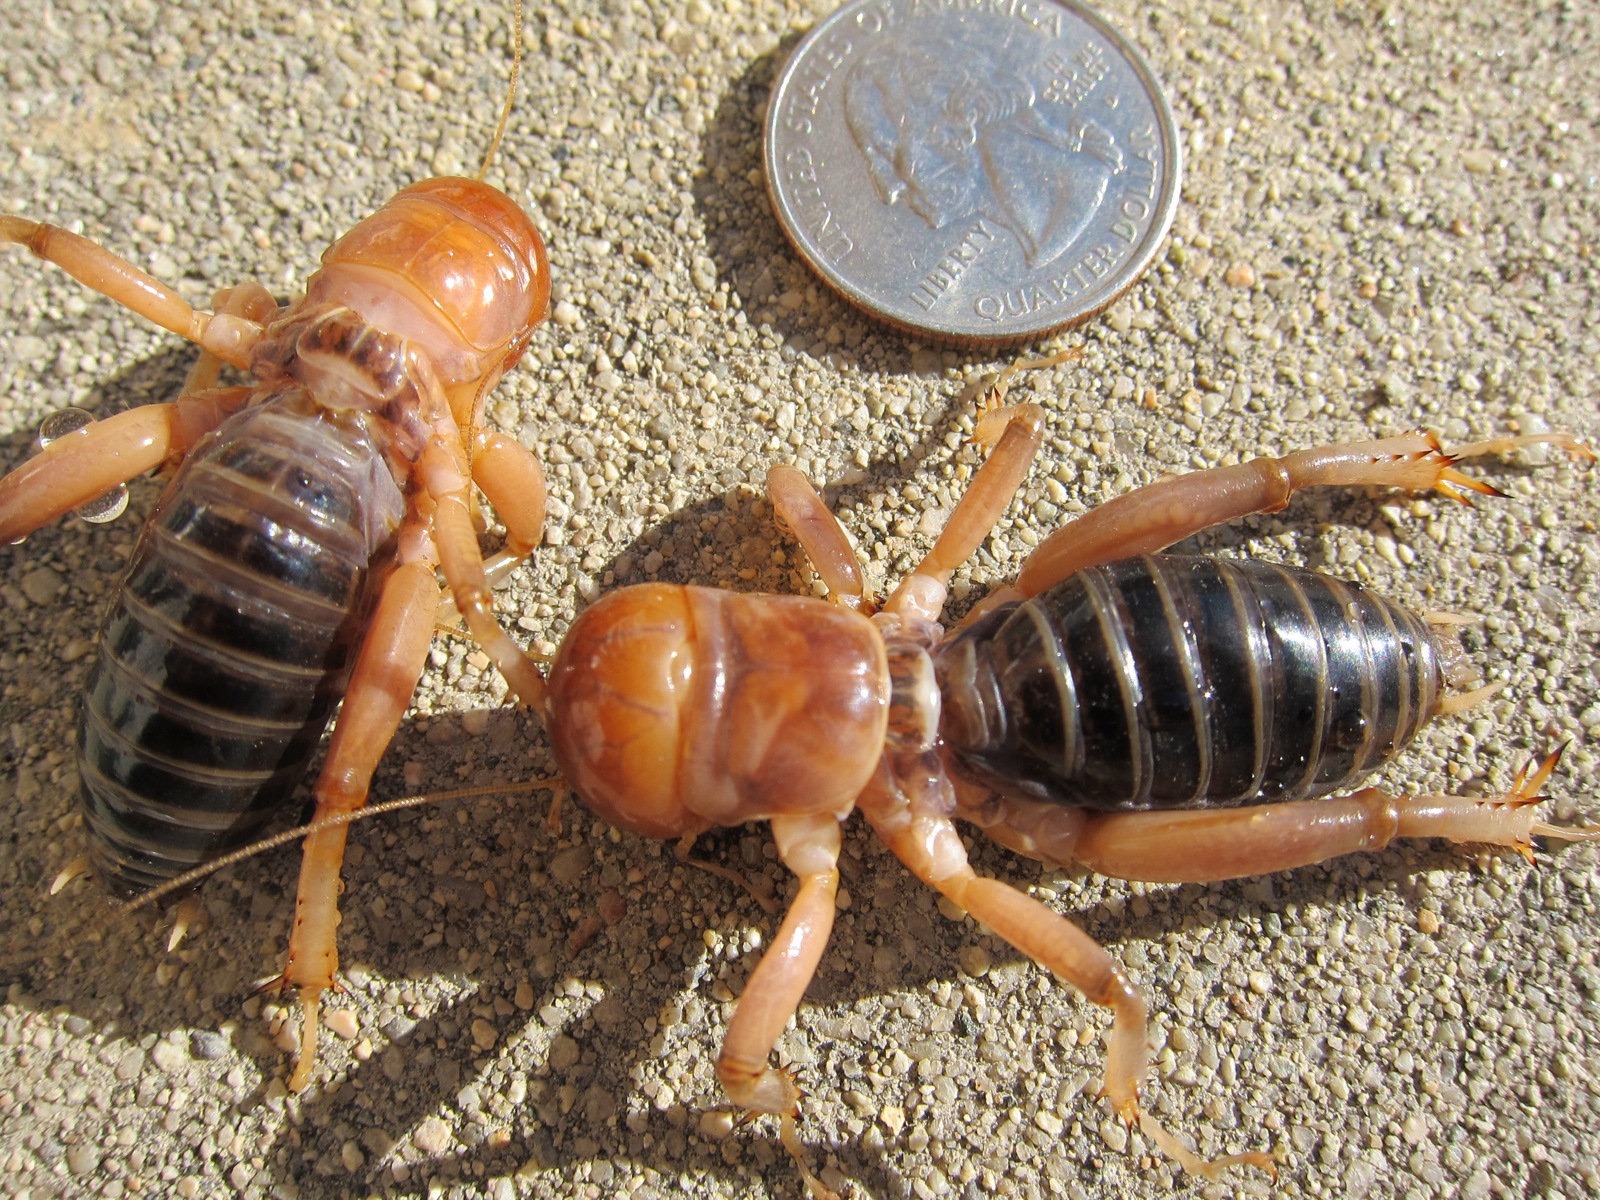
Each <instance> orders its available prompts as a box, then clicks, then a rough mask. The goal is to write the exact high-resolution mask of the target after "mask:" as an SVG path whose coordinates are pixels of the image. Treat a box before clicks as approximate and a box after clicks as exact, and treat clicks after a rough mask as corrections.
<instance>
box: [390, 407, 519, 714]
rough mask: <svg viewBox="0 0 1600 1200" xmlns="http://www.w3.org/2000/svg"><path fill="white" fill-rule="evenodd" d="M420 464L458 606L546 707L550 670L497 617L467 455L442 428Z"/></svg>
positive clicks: (509, 675) (514, 680)
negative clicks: (471, 504) (474, 516)
mask: <svg viewBox="0 0 1600 1200" xmlns="http://www.w3.org/2000/svg"><path fill="white" fill-rule="evenodd" d="M417 465H418V470H419V473H420V476H421V479H422V483H423V487H425V488H426V489H427V492H428V495H429V496H430V497H431V498H432V500H433V503H434V509H433V536H434V541H435V544H436V545H437V546H438V550H439V565H440V568H441V569H442V570H443V571H444V578H445V582H446V583H447V584H449V585H450V596H451V599H453V600H454V601H455V606H456V611H457V612H459V613H460V614H461V616H462V617H463V618H464V619H465V620H466V623H467V629H468V630H469V631H470V632H471V634H472V637H473V639H474V640H475V641H476V642H477V643H478V645H480V646H482V647H483V650H484V653H486V654H487V655H488V656H489V657H490V658H491V659H492V660H493V661H494V665H495V667H496V668H497V669H498V670H499V671H500V673H501V674H502V675H503V676H505V680H506V682H507V683H508V684H509V685H510V686H511V690H512V691H514V692H515V693H516V694H517V698H518V699H519V700H520V701H522V703H524V704H526V705H529V706H530V707H534V708H539V707H541V706H542V704H543V702H544V694H545V684H544V676H543V675H541V674H540V673H539V668H538V666H537V665H536V663H535V661H534V659H533V658H532V657H531V656H530V655H529V654H528V652H527V651H526V650H524V649H523V648H522V647H521V646H519V645H517V643H516V641H515V639H513V638H512V636H511V635H510V634H509V633H507V632H506V631H505V629H504V628H503V627H502V626H501V625H500V623H499V622H498V621H497V620H496V619H495V615H494V602H493V596H492V593H491V592H490V590H489V577H488V575H487V573H486V572H485V570H484V564H483V556H482V555H481V554H480V553H479V551H478V536H477V534H476V533H475V532H474V531H473V528H472V513H471V509H470V507H469V505H468V497H469V492H468V483H467V478H468V477H467V466H466V463H465V461H464V456H463V455H462V454H460V453H459V451H458V450H457V449H455V448H453V447H452V446H451V445H450V444H449V443H448V442H447V441H446V439H445V438H444V437H442V436H439V435H437V434H436V435H435V436H434V437H433V438H431V439H430V440H429V442H428V445H427V447H426V448H425V449H424V450H423V452H422V457H421V459H420V461H419V462H418V464H417Z"/></svg>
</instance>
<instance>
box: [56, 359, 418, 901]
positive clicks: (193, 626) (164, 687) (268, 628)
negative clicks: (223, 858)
mask: <svg viewBox="0 0 1600 1200" xmlns="http://www.w3.org/2000/svg"><path fill="white" fill-rule="evenodd" d="M403 513H404V501H403V498H402V497H401V495H400V492H399V490H398V488H397V487H396V484H395V482H394V479H393V476H392V475H391V473H390V471H389V469H388V467H387V466H386V465H385V463H384V461H383V457H382V455H381V453H380V452H379V450H378V449H377V447H375V446H374V445H373V443H372V441H371V440H370V439H369V437H368V435H367V433H366V431H365V429H364V428H363V427H362V426H361V424H359V423H358V422H357V421H356V420H354V419H351V418H348V417H334V416H329V415H328V414H327V413H325V412H322V411H321V410H319V409H318V408H317V406H316V405H314V404H313V403H312V402H311V401H310V400H309V399H308V398H307V396H306V395H305V393H304V392H303V390H302V389H301V388H300V387H299V385H291V386H289V387H286V388H282V389H280V390H279V391H278V392H277V393H276V394H275V395H274V396H273V397H271V398H270V399H269V400H267V401H266V402H264V403H263V404H261V405H258V406H256V407H252V408H249V409H246V410H245V411H243V412H241V413H239V414H237V415H236V416H234V417H233V418H231V419H230V420H228V421H227V422H226V423H225V424H224V425H223V426H222V427H221V428H220V429H219V430H218V431H217V432H216V433H215V434H213V435H212V436H210V437H208V438H207V439H206V440H204V441H203V442H202V443H201V444H200V445H199V446H198V447H197V448H196V449H195V451H194V452H193V453H192V454H191V455H190V456H189V457H188V459H187V460H185V462H184V464H183V465H182V467H181V468H180V469H179V471H178V473H177V475H176V476H175V477H174V479H173V480H172V482H171V484H170V485H169V486H168V487H167V489H166V491H165V492H164V493H163V495H162V497H161V500H160V502H159V503H158V504H157V505H156V508H155V510H154V512H152V514H151V516H150V519H149V521H148V522H147V523H146V524H145V527H144V529H143V531H142V533H141V534H140V537H139V541H138V543H137V545H136V546H135V547H134V551H133V556H132V559H131V560H130V562H129V565H128V571H127V574H126V576H125V577H124V579H123V582H122V586H121V588H120V590H119V592H118V594H117V596H116V597H115V598H114V600H113V602H112V604H111V608H110V610H109V612H108V613H107V614H106V620H105V625H104V628H103V629H102V631H101V635H100V650H99V658H98V660H97V662H96V664H95V667H94V670H93V671H92V672H91V674H90V676H89V679H88V682H87V684H86V686H85V692H84V702H83V712H82V717H81V722H80V737H79V753H78V768H79V773H80V777H81V781H82V787H81V789H80V792H79V798H80V801H81V803H82V805H83V811H84V814H85V818H86V821H87V824H88V828H89V834H90V838H89V841H90V855H91V858H92V859H93V860H94V862H95V866H96V869H97V871H98V873H99V874H100V875H101V877H102V879H104V880H105V882H106V884H107V886H108V887H109V888H110V889H111V890H112V891H113V892H115V893H118V894H122V895H129V894H133V893H136V892H138V891H142V890H145V889H146V888H148V887H150V886H151V885H153V884H155V883H159V882H161V881H163V880H165V879H170V878H172V877H173V876H175V875H177V874H179V873H181V872H182V871H185V870H187V869H188V868H190V867H191V866H194V865H196V864H198V863H201V862H204V861H206V860H208V859H210V858H213V857H215V856H217V855H218V854H221V853H224V852H226V851H227V850H230V849H233V848H235V847H236V846H239V845H242V844H244V843H245V842H246V841H248V840H249V839H250V837H251V836H252V835H253V834H254V833H255V832H256V831H257V830H258V829H259V827H260V826H261V824H262V823H263V822H264V821H265V820H266V819H267V818H268V817H269V816H271V814H272V813H273V811H274V810H275V809H276V808H277V807H278V806H279V805H281V804H282V803H283V801H284V800H285V798H286V797H287V796H288V794H289V792H290V791H291V790H292V789H293V788H294V786H295V784H296V783H298V782H299V780H300V777H301V776H302V775H303V774H304V772H305V768H306V764H307V761H308V759H309V757H310V755H311V753H312V751H313V750H314V749H315V747H316V744H317V741H318V739H319V738H320V737H321V734H322V731H323V728H324V727H325V726H326V724H327V720H328V716H329V714H330V713H331V711H332V710H333V707H334V706H335V705H336V704H337V703H338V700H339V697H340V696H341V695H342V694H343V691H344V685H345V682H346V680H347V678H348V675H349V671H350V667H351V665H352V663H353V658H354V651H355V649H356V648H357V647H358V646H359V644H360V637H361V633H362V629H363V626H364V624H365V620H366V617H367V616H368V615H369V609H370V606H371V601H372V596H371V594H370V593H371V592H372V590H373V589H372V588H371V587H369V586H368V585H369V580H370V579H371V578H372V575H373V573H372V572H371V571H370V570H369V565H370V564H371V563H372V561H373V559H374V557H375V556H377V557H379V559H380V562H381V556H382V555H383V554H384V553H385V552H386V550H385V547H386V545H387V543H388V542H389V541H390V539H391V536H392V534H393V532H394V529H395V528H396V526H397V525H398V522H399V520H400V518H401V517H402V516H403Z"/></svg>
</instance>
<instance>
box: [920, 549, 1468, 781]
mask: <svg viewBox="0 0 1600 1200" xmlns="http://www.w3.org/2000/svg"><path fill="white" fill-rule="evenodd" d="M1447 657H1448V654H1447V649H1446V647H1445V646H1444V645H1443V644H1441V641H1440V638H1439V635H1438V634H1437V633H1436V632H1435V630H1434V629H1433V628H1432V627H1430V626H1429V625H1428V624H1427V623H1426V622H1425V621H1423V619H1422V618H1421V617H1418V616H1416V615H1415V614H1412V613H1409V612H1407V611H1406V610H1404V609H1402V608H1399V607H1397V606H1396V605H1394V604H1391V603H1389V602H1388V601H1386V600H1384V599H1382V598H1380V597H1378V596H1374V595H1373V594H1372V593H1370V592H1367V591H1363V590H1362V589H1361V588H1359V587H1358V586H1356V585H1355V584H1351V583H1346V582H1343V581H1341V580H1338V579H1331V578H1329V577H1328V576H1325V575H1319V574H1316V573H1315V572H1311V571H1301V570H1295V569H1292V568H1287V567H1279V566H1273V565H1271V564H1268V563H1260V562H1251V561H1230V560H1224V559H1210V558H1188V557H1179V556H1174V555H1149V556H1146V557H1143V558H1131V559H1125V560H1122V561H1120V562H1114V563H1109V564H1107V565H1105V566H1101V567H1095V568H1091V569H1089V570H1085V571H1080V572H1078V573H1077V574H1075V575H1073V576H1071V577H1069V578H1067V579H1065V580H1063V581H1062V582H1061V583H1059V584H1057V585H1056V586H1055V587H1053V588H1051V589H1050V590H1049V591H1047V592H1044V593H1042V594H1041V595H1039V596H1036V597H1034V598H1033V599H1031V600H1029V601H1026V602H1024V603H1021V604H1017V605H1011V606H1007V607H1004V608H1001V609H998V610H996V611H995V612H994V613H992V614H990V615H988V616H987V617H985V618H983V619H981V620H980V621H978V622H976V623H974V624H973V625H972V626H971V627H970V628H968V629H966V630H963V631H962V632H961V633H960V634H958V635H957V636H955V637H952V638H951V639H949V640H948V641H947V642H946V643H945V644H944V645H943V646H941V647H940V648H939V650H938V651H937V657H936V660H935V665H936V669H937V672H938V677H939V683H940V691H941V693H942V696H943V717H942V720H941V725H940V731H941V734H942V735H943V737H944V739H945V743H946V747H947V758H948V759H949V760H950V762H951V764H952V765H953V766H954V767H955V768H956V769H957V770H958V771H960V772H961V773H962V774H964V775H967V776H969V777H971V778H973V779H975V780H977V781H978V782H980V783H982V784H984V785H986V786H988V787H990V788H992V789H993V790H994V791H996V792H999V793H1001V794H1006V795H1016V796H1023V797H1029V798H1032V799H1037V800H1051V801H1056V802H1060V803H1067V804H1072V805H1076V806H1080V807H1083V808H1089V809H1101V810H1105V809H1123V810H1138V809H1150V808H1203V807H1225V806H1233V805H1241V804H1253V803H1258V802H1269V801H1279V800H1299V799H1306V798H1308V797H1313V796H1321V795H1327V794H1329V793H1331V792H1334V791H1337V790H1339V789H1340V788H1343V787H1345V786H1347V785H1349V784H1351V783H1353V782H1354V781H1356V780H1358V779H1360V778H1362V777H1363V776H1365V775H1367V774H1369V773H1371V772H1372V771H1375V770H1377V769H1378V768H1379V767H1381V766H1382V765H1383V764H1384V763H1386V762H1387V761H1388V760H1389V759H1390V758H1391V757H1393V755H1394V754H1395V753H1396V752H1398V751H1399V749H1400V748H1401V747H1403V746H1404V745H1406V743H1408V742H1409V741H1410V740H1411V739H1412V738H1413V737H1415V736H1416V734H1417V732H1418V731H1419V730H1420V729H1421V728H1422V727H1423V725H1425V724H1426V723H1427V722H1428V721H1429V720H1430V719H1431V718H1432V717H1433V716H1434V715H1435V713H1437V711H1438V708H1439V702H1440V699H1441V698H1442V696H1443V694H1444V691H1445V688H1446V660H1447Z"/></svg>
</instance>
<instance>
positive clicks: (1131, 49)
mask: <svg viewBox="0 0 1600 1200" xmlns="http://www.w3.org/2000/svg"><path fill="white" fill-rule="evenodd" d="M881 2H882V0H850V3H847V4H843V5H841V6H840V7H838V8H836V9H835V10H834V11H833V12H832V13H830V14H829V15H828V16H827V17H825V18H823V20H822V21H821V22H820V23H819V24H817V25H814V26H812V27H811V29H810V30H809V31H808V32H807V33H806V34H805V35H804V36H803V37H802V38H801V39H800V40H799V41H798V42H796V43H795V46H794V49H793V50H791V51H790V52H789V54H788V56H787V57H786V58H785V59H784V61H783V65H782V66H781V67H780V68H779V69H778V77H777V81H776V82H775V83H774V84H773V85H772V91H771V92H770V93H768V96H767V111H766V115H765V116H764V117H763V119H762V123H761V124H762V135H761V165H762V169H763V174H764V175H765V176H766V185H767V200H768V203H769V204H770V205H771V206H772V212H773V216H774V218H775V219H776V220H777V222H778V228H780V229H782V230H783V235H784V237H785V238H787V239H788V241H789V244H790V245H791V246H793V247H794V250H795V253H796V254H798V255H799V256H800V258H801V260H802V261H803V262H804V263H805V264H806V266H808V267H809V268H810V269H811V271H812V273H813V274H815V275H816V276H817V277H818V278H819V279H821V280H822V281H823V282H824V283H826V284H827V285H828V286H829V287H830V288H831V289H833V291H835V292H837V293H838V294H839V295H840V296H842V297H843V298H844V299H845V300H847V301H849V302H850V303H851V304H852V305H854V306H855V307H856V308H858V309H860V310H861V311H862V312H864V313H866V314H867V315H868V316H869V317H871V318H873V319H874V320H876V321H879V322H881V323H883V324H885V325H888V326H890V327H892V328H894V329H898V330H899V331H901V332H902V333H910V334H915V335H917V336H920V337H927V338H931V339H933V340H934V341H935V342H937V343H939V344H940V345H947V346H956V347H973V348H995V349H1001V348H1005V347H1008V346H1019V345H1024V344H1026V343H1028V342H1033V341H1039V340H1041V339H1043V338H1047V337H1050V336H1051V335H1052V334H1056V333H1060V332H1062V331H1063V330H1066V329H1072V328H1074V327H1076V326H1078V325H1082V324H1083V323H1084V322H1086V321H1089V320H1092V319H1093V318H1095V317H1097V316H1099V315H1100V314H1101V313H1103V312H1105V311H1106V309H1108V308H1110V307H1111V306H1112V305H1113V304H1115V303H1116V302H1117V301H1118V300H1120V299H1121V298H1122V297H1123V296H1124V295H1126V294H1127V292H1128V290H1129V289H1130V288H1131V287H1133V285H1134V284H1136V283H1138V282H1139V281H1140V280H1141V279H1143V278H1144V277H1145V275H1146V273H1148V272H1149V270H1150V267H1151V265H1152V264H1153V263H1154V262H1155V261H1156V258H1157V256H1158V255H1159V254H1160V251H1161V247H1162V245H1163V244H1164V243H1165V242H1166V240H1167V236H1168V234H1170V233H1171V231H1172V221H1173V218H1174V217H1175V216H1176V215H1177V211H1178V200H1179V198H1180V196H1181V194H1182V190H1183V145H1182V139H1181V138H1180V136H1179V133H1178V125H1177V122H1176V120H1175V119H1174V118H1173V115H1172V106H1171V105H1170V104H1169V103H1168V102H1167V95H1166V92H1165V91H1164V90H1163V89H1162V87H1161V82H1160V80H1158V79H1157V78H1156V75H1155V72H1154V71H1152V70H1151V69H1150V64H1149V63H1148V62H1146V61H1145V58H1144V55H1143V54H1142V53H1141V52H1140V51H1139V48H1138V47H1137V46H1135V45H1134V44H1133V43H1132V42H1131V41H1129V40H1128V38H1127V37H1126V36H1124V35H1123V33H1122V32H1121V31H1120V30H1119V29H1117V28H1116V27H1115V26H1114V25H1112V24H1111V23H1110V22H1109V21H1107V20H1106V18H1105V17H1103V16H1101V15H1100V13H1099V12H1097V11H1096V10H1094V9H1092V8H1090V7H1089V6H1088V5H1086V4H1080V3H1077V0H1043V3H1046V4H1051V5H1054V6H1055V7H1058V8H1063V9H1066V10H1068V11H1069V12H1071V13H1073V14H1074V15H1076V16H1078V17H1080V18H1082V19H1083V20H1084V21H1085V22H1087V23H1088V24H1090V25H1092V26H1094V27H1095V28H1096V29H1098V30H1099V31H1100V33H1101V35H1102V36H1103V37H1105V38H1106V40H1107V41H1109V42H1110V43H1111V44H1112V46H1113V47H1114V48H1115V49H1116V50H1118V51H1119V52H1120V53H1121V54H1122V56H1123V57H1124V58H1125V59H1126V60H1127V61H1128V63H1129V65H1130V66H1132V68H1133V71H1134V74H1135V75H1136V76H1138V77H1139V78H1140V79H1141V80H1142V81H1143V82H1144V84H1145V92H1146V95H1148V96H1149V97H1150V98H1151V101H1152V105H1151V106H1152V108H1154V110H1155V116H1156V125H1157V128H1158V129H1159V130H1160V133H1161V140H1162V142H1163V144H1164V145H1165V146H1166V147H1167V148H1168V150H1169V154H1168V161H1169V162H1170V163H1171V169H1170V170H1169V171H1168V173H1167V185H1166V187H1165V188H1164V189H1163V191H1162V195H1161V197H1160V199H1159V201H1158V202H1157V204H1156V205H1155V211H1156V214H1157V215H1156V219H1155V220H1153V221H1152V222H1151V223H1150V226H1149V231H1148V233H1147V235H1146V237H1145V238H1144V243H1143V249H1142V251H1141V252H1140V253H1139V254H1137V255H1135V256H1133V257H1132V258H1130V259H1129V261H1130V262H1131V263H1132V264H1133V265H1132V267H1131V269H1130V270H1129V271H1128V273H1127V279H1126V280H1125V281H1124V282H1123V284H1122V285H1121V286H1120V287H1119V288H1117V290H1116V291H1114V292H1111V293H1109V294H1108V295H1107V296H1106V297H1105V298H1104V299H1102V300H1099V301H1096V302H1095V304H1094V306H1093V307H1092V308H1086V309H1082V310H1079V311H1074V312H1072V313H1070V314H1069V315H1067V316H1066V317H1064V318H1063V319H1061V320H1059V321H1051V322H1048V323H1046V324H1044V325H1041V326H1039V327H1037V328H1032V329H1018V330H1012V331H1010V332H1005V333H999V332H997V333H994V334H983V333H974V332H971V331H964V330H957V329H952V328H941V327H937V326H933V325H924V324H920V323H918V322H916V321H912V320H907V319H905V318H903V317H900V316H897V315H895V314H894V313H890V312H885V311H883V310H882V309H880V308H879V307H877V302H875V301H874V300H873V299H872V298H871V296H870V295H869V294H868V293H867V291H866V289H864V288H861V287H858V286H857V285H855V284H853V283H851V282H850V280H848V279H847V278H845V277H844V275H843V274H842V273H840V272H837V271H835V270H834V269H833V268H832V267H831V265H829V264H828V263H827V262H826V261H824V260H822V259H821V258H820V257H819V256H818V254H817V253H816V251H815V250H814V249H813V248H811V247H809V246H808V245H807V244H806V239H805V237H804V235H803V233H802V232H801V231H800V230H799V229H798V227H797V226H796V225H795V223H794V222H793V221H792V220H791V219H790V216H789V214H788V211H787V205H786V203H785V201H784V198H783V195H782V193H781V191H780V190H779V185H778V169H777V168H778V165H779V164H778V163H777V162H776V161H775V157H774V156H775V154H776V151H775V149H774V143H775V140H776V129H777V124H778V109H779V105H780V103H781V101H782V99H783V97H784V95H785V94H786V91H787V89H788V85H789V82H790V80H791V79H793V78H794V72H793V70H792V68H793V66H794V65H795V63H797V62H798V61H799V60H800V58H801V56H802V55H804V54H805V52H806V50H807V49H808V48H809V47H810V46H811V44H812V43H813V42H815V41H817V40H818V39H819V38H821V37H823V36H825V35H826V34H827V33H828V31H829V30H831V29H832V28H833V27H834V26H835V25H836V24H838V23H839V22H841V21H844V20H846V19H848V17H850V16H851V15H852V14H854V13H855V12H856V11H857V10H859V9H864V8H867V7H870V6H872V5H874V4H878V3H881Z"/></svg>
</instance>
